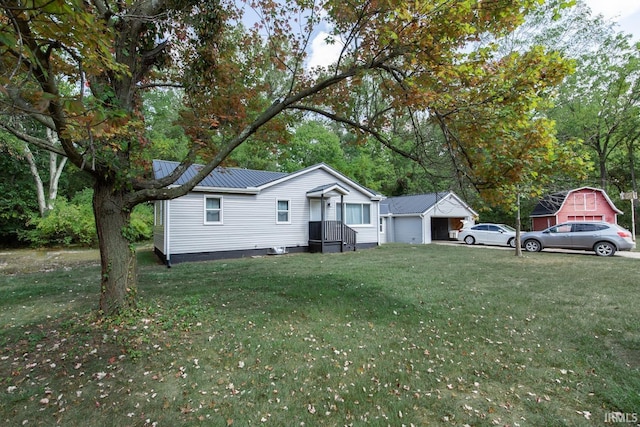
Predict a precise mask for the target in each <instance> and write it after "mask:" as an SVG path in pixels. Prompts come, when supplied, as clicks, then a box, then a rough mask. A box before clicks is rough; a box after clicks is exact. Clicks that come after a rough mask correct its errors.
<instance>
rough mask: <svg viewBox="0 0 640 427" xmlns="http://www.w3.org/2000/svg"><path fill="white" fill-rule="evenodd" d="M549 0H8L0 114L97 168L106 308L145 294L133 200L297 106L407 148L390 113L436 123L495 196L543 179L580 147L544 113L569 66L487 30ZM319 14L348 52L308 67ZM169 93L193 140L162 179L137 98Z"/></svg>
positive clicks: (1, 44)
mask: <svg viewBox="0 0 640 427" xmlns="http://www.w3.org/2000/svg"><path fill="white" fill-rule="evenodd" d="M538 3H539V2H538V1H536V0H492V1H481V2H480V1H477V0H473V1H472V0H456V1H444V0H430V1H427V0H424V1H421V0H419V1H393V2H391V1H360V0H356V1H352V2H343V1H334V0H329V1H327V2H324V3H321V4H320V3H318V4H316V3H313V2H304V1H288V0H285V1H281V2H272V1H262V0H258V1H254V2H248V3H243V2H234V1H225V0H219V1H194V0H157V1H153V2H149V1H145V0H129V1H110V0H88V1H81V0H68V1H65V2H50V1H45V0H32V1H25V0H19V1H6V0H3V1H0V5H1V8H2V16H1V17H0V49H2V63H1V64H2V65H1V67H2V68H1V76H0V78H1V79H2V85H1V86H0V87H1V88H2V91H1V97H2V99H3V108H4V109H5V111H6V112H8V113H11V114H16V115H23V116H29V117H32V118H34V119H35V120H38V121H39V122H40V123H41V124H42V125H44V126H46V127H47V128H49V129H51V130H53V131H54V132H55V133H56V134H57V136H58V140H59V144H60V145H59V146H55V147H54V146H50V144H47V142H46V141H39V142H38V144H39V146H40V147H41V148H48V149H50V150H51V151H54V152H58V153H61V154H64V155H65V156H66V157H67V158H68V159H69V161H70V162H71V163H73V164H74V165H75V166H76V167H78V168H80V169H82V170H84V171H85V172H86V173H87V174H89V175H91V176H92V178H93V182H94V213H95V216H96V224H97V229H98V235H99V242H100V250H101V255H102V257H101V262H102V279H101V282H102V284H101V290H102V297H101V301H100V310H101V312H102V313H103V314H105V315H111V314H114V313H117V312H119V311H121V310H123V309H126V308H128V307H132V306H133V305H134V304H135V298H134V297H135V287H136V270H135V257H134V253H133V252H132V249H131V245H130V242H129V241H128V240H127V232H126V230H127V227H128V225H129V219H130V216H129V215H130V212H131V209H132V208H133V207H134V206H136V205H137V204H139V203H143V202H147V201H151V200H157V199H169V198H175V197H179V196H181V195H184V194H186V193H187V192H188V191H189V190H190V189H191V188H193V187H194V186H195V185H196V184H197V183H198V182H199V181H200V180H201V179H202V178H203V177H204V176H206V175H207V174H208V173H209V172H211V171H212V170H213V169H214V168H215V167H217V166H218V165H220V164H222V163H223V162H224V161H225V159H226V158H227V157H228V156H229V155H230V153H231V152H232V151H233V150H234V149H235V148H237V147H238V146H240V145H241V144H243V143H244V142H245V141H247V140H248V139H249V138H251V137H252V136H255V135H258V134H262V135H267V136H269V137H270V138H274V139H275V140H277V138H278V135H282V130H284V129H286V127H287V125H288V124H289V123H290V120H291V119H292V117H297V115H299V114H300V113H301V112H303V113H304V112H311V113H313V114H315V115H317V116H318V117H325V118H329V119H331V120H334V121H337V122H340V123H343V124H345V125H349V126H351V127H352V128H353V129H354V131H355V132H356V133H358V134H359V135H368V136H369V137H373V138H375V139H377V140H379V141H380V142H381V143H383V144H384V145H385V146H387V147H389V148H391V149H393V150H395V151H396V152H399V153H404V154H407V155H410V154H411V150H407V149H406V147H398V146H397V144H394V140H393V137H392V136H393V135H391V134H390V133H389V130H390V129H391V124H392V123H395V122H396V121H397V120H398V118H400V117H402V118H404V119H405V120H404V123H408V124H411V123H414V122H415V121H417V120H430V121H432V122H433V123H434V124H437V125H438V126H440V128H441V129H442V132H443V134H444V135H445V136H446V138H445V140H446V148H448V151H449V152H450V153H451V155H452V156H453V158H454V159H455V162H456V164H457V165H458V169H459V171H460V173H461V174H463V175H465V176H467V177H468V178H469V179H470V180H471V181H472V182H474V183H475V184H476V185H477V187H478V188H479V189H481V190H482V191H486V192H487V193H488V194H489V195H492V194H493V197H494V198H495V195H496V194H498V192H504V191H505V190H509V189H511V188H512V187H513V186H515V185H517V184H518V183H519V182H527V183H530V182H535V181H537V180H538V178H539V176H536V175H535V174H536V173H538V174H543V173H544V171H545V170H546V169H545V167H551V166H550V165H551V164H552V163H553V162H554V161H556V160H558V159H561V158H563V156H564V154H565V153H568V152H570V150H571V147H567V146H564V147H558V146H557V144H555V139H554V137H553V134H554V129H553V124H552V123H551V122H550V121H549V120H546V119H545V118H544V115H543V114H541V112H540V111H541V107H542V106H543V104H544V100H545V96H546V94H547V93H548V91H549V90H551V88H552V87H553V86H554V85H556V84H557V83H558V82H559V81H561V80H562V79H563V77H564V76H565V75H566V74H567V73H568V72H569V71H570V70H571V64H569V63H567V62H566V61H565V60H564V59H563V58H561V57H560V56H559V55H557V54H555V53H553V52H548V51H546V50H544V49H542V48H534V49H531V50H529V51H523V52H514V53H511V54H509V55H500V54H498V52H497V49H496V45H495V43H494V42H495V41H496V40H499V39H500V37H502V36H504V35H506V34H508V33H509V32H510V31H512V30H513V29H514V28H516V27H517V26H518V25H519V24H520V23H521V22H522V21H523V19H524V17H525V15H526V14H527V13H528V12H529V11H530V10H532V9H533V8H534V7H536V6H537V5H538ZM559 3H562V2H559ZM561 6H562V5H559V6H558V7H561ZM321 26H322V28H330V29H331V31H330V36H329V37H328V39H327V42H328V43H336V44H338V45H339V46H341V47H342V49H341V53H340V56H339V57H338V58H337V59H336V61H335V62H333V63H331V64H327V66H326V67H322V68H320V69H313V70H310V69H308V68H307V67H306V59H307V53H308V51H309V46H310V40H311V37H312V34H314V31H316V30H317V29H318V28H320V27H321ZM365 84H366V85H368V86H369V87H372V88H374V89H375V91H376V92H377V99H378V100H381V102H379V103H378V104H377V105H376V106H375V107H376V108H371V109H369V110H367V114H364V115H357V116H356V115H354V114H353V109H352V108H351V106H352V105H353V104H352V102H351V100H352V98H353V97H354V94H356V93H357V91H358V88H360V87H362V86H363V85H365ZM69 87H70V88H71V89H70V90H67V89H69ZM163 87H180V88H182V89H183V91H184V105H183V106H181V119H180V120H179V122H178V125H180V126H182V127H183V128H184V130H185V134H186V135H187V137H188V140H189V142H188V143H189V146H188V147H187V154H186V155H185V157H184V159H183V163H182V165H181V167H178V168H177V169H176V171H175V172H174V173H173V174H171V175H170V176H168V177H166V178H164V179H161V180H154V179H152V174H151V170H150V160H151V159H149V158H148V153H149V152H153V150H151V149H150V148H151V147H153V144H154V141H153V140H150V139H148V138H147V135H148V132H147V129H146V128H145V117H144V114H143V109H142V105H141V94H142V93H143V92H144V91H150V90H161V89H162V88H163ZM63 88H64V90H63ZM362 111H364V110H362ZM407 117H411V118H412V119H410V120H406V118H407ZM4 127H5V130H7V131H9V132H13V133H14V135H16V137H18V138H19V137H20V133H19V131H18V129H12V128H11V126H9V125H5V126H4ZM27 142H29V141H27ZM415 143H416V144H420V143H421V142H420V141H419V140H416V141H415ZM196 158H198V159H200V160H204V161H205V162H206V164H205V166H204V167H203V168H202V169H201V170H200V173H199V174H198V175H197V176H195V177H194V178H193V179H192V180H191V181H189V182H188V183H186V184H184V185H182V186H179V187H171V188H169V185H170V184H171V183H172V182H173V180H174V179H175V178H177V177H178V176H179V174H180V173H182V172H183V171H184V170H185V169H186V168H187V167H188V166H189V165H190V164H191V163H192V162H193V161H194V160H195V159H196ZM417 160H419V159H417Z"/></svg>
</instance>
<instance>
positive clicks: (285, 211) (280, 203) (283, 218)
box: [276, 200, 291, 224]
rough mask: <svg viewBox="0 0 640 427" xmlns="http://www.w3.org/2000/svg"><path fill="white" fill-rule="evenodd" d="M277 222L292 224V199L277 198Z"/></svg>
mask: <svg viewBox="0 0 640 427" xmlns="http://www.w3.org/2000/svg"><path fill="white" fill-rule="evenodd" d="M276 224H291V201H290V200H276Z"/></svg>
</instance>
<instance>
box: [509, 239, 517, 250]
mask: <svg viewBox="0 0 640 427" xmlns="http://www.w3.org/2000/svg"><path fill="white" fill-rule="evenodd" d="M507 245H509V246H511V247H512V248H515V247H516V238H515V237H512V238H511V239H509V241H508V242H507Z"/></svg>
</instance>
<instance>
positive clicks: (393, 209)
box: [379, 191, 478, 244]
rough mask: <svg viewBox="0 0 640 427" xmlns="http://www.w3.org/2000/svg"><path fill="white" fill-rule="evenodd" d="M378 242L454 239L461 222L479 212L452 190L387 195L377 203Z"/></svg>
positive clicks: (417, 242)
mask: <svg viewBox="0 0 640 427" xmlns="http://www.w3.org/2000/svg"><path fill="white" fill-rule="evenodd" d="M380 211H381V215H380V223H379V229H380V237H381V238H380V243H390V242H401V243H415V244H423V243H431V242H432V241H433V240H450V239H455V237H456V233H457V230H459V229H460V228H462V225H463V221H470V222H473V220H474V218H475V217H477V216H478V214H477V213H476V212H475V211H474V210H473V209H471V207H469V205H467V204H466V203H465V202H464V201H463V200H462V199H461V198H460V197H458V196H457V195H456V194H454V193H453V192H451V191H447V192H441V193H430V194H417V195H412V196H398V197H389V198H387V199H384V200H382V201H381V202H380Z"/></svg>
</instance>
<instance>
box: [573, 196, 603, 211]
mask: <svg viewBox="0 0 640 427" xmlns="http://www.w3.org/2000/svg"><path fill="white" fill-rule="evenodd" d="M587 200H589V201H593V207H591V206H587V205H588V203H587ZM573 206H574V209H575V211H576V212H596V211H597V210H598V197H597V195H596V194H595V193H578V194H574V195H573Z"/></svg>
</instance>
